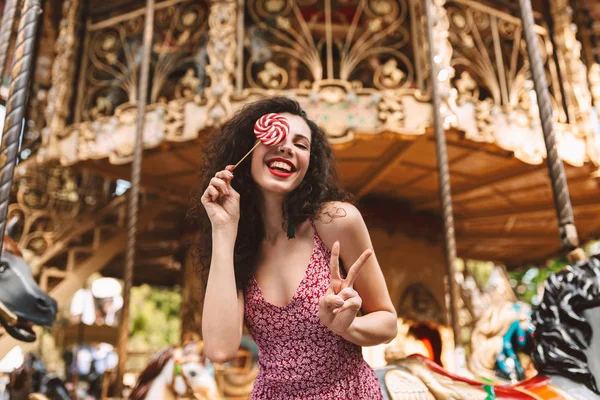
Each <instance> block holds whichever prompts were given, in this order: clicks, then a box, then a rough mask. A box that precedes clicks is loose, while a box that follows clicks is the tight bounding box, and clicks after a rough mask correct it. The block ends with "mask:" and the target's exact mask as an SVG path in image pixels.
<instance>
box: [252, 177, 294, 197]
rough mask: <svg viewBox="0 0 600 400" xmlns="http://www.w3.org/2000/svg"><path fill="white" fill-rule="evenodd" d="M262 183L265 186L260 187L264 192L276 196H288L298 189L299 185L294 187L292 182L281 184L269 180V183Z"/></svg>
mask: <svg viewBox="0 0 600 400" xmlns="http://www.w3.org/2000/svg"><path fill="white" fill-rule="evenodd" d="M262 183H263V184H262V185H260V187H261V189H262V190H263V192H265V193H270V194H274V195H286V194H288V193H290V192H292V191H293V190H294V189H296V188H297V187H298V185H293V184H292V182H280V181H274V180H273V179H269V180H268V181H267V182H262Z"/></svg>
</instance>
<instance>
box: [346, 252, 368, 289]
mask: <svg viewBox="0 0 600 400" xmlns="http://www.w3.org/2000/svg"><path fill="white" fill-rule="evenodd" d="M372 254H373V250H371V249H367V250H365V251H363V253H362V254H361V255H360V257H358V260H356V262H355V263H354V264H352V266H351V267H350V269H349V270H348V276H346V279H345V280H344V286H346V287H352V285H354V281H355V280H356V276H357V275H358V273H359V272H360V269H361V268H362V266H363V265H365V263H366V262H367V260H368V259H369V257H371V255H372Z"/></svg>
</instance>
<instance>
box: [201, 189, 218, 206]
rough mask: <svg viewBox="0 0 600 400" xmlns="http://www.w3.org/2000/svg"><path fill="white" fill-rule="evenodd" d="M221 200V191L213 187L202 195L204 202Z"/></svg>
mask: <svg viewBox="0 0 600 400" xmlns="http://www.w3.org/2000/svg"><path fill="white" fill-rule="evenodd" d="M218 198H219V191H218V190H217V189H216V188H215V187H214V186H212V185H210V186H209V187H207V188H206V190H205V191H204V194H203V195H202V200H203V201H212V202H214V201H217V199H218Z"/></svg>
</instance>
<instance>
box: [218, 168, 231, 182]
mask: <svg viewBox="0 0 600 400" xmlns="http://www.w3.org/2000/svg"><path fill="white" fill-rule="evenodd" d="M215 178H219V179H223V180H224V181H225V182H227V184H230V183H231V180H232V179H233V172H231V171H228V170H226V169H224V170H223V171H219V172H217V173H216V174H215Z"/></svg>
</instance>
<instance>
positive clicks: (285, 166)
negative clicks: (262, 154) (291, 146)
mask: <svg viewBox="0 0 600 400" xmlns="http://www.w3.org/2000/svg"><path fill="white" fill-rule="evenodd" d="M267 168H268V169H269V171H270V172H271V173H272V174H274V175H275V176H281V177H288V176H290V175H291V174H292V173H293V172H296V167H295V166H294V164H292V163H291V162H290V161H288V160H286V159H283V158H278V159H273V160H269V161H268V162H267Z"/></svg>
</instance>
